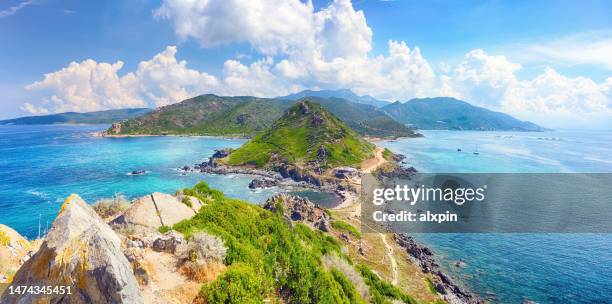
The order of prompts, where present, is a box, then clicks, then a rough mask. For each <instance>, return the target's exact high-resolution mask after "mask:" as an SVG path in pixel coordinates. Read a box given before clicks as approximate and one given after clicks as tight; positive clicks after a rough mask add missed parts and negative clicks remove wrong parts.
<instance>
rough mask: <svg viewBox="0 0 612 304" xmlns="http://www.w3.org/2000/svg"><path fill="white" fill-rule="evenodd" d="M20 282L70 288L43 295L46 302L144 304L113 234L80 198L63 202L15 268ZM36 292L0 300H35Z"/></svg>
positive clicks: (37, 299)
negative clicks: (44, 233)
mask: <svg viewBox="0 0 612 304" xmlns="http://www.w3.org/2000/svg"><path fill="white" fill-rule="evenodd" d="M12 285H13V286H19V285H51V286H70V288H71V292H72V294H71V295H45V299H44V300H45V302H46V303H143V299H142V297H141V295H140V292H139V289H138V283H137V282H136V278H135V277H134V273H133V272H132V267H131V265H130V263H129V262H128V260H127V258H126V257H125V256H124V255H123V252H122V251H121V240H120V238H119V236H117V234H115V232H114V231H113V230H112V229H111V228H110V227H109V226H108V225H107V224H106V223H104V221H103V220H102V219H101V218H100V217H99V216H98V215H97V214H96V212H95V211H94V210H93V209H92V208H91V207H90V206H89V205H87V203H85V202H84V201H83V200H82V199H81V198H80V197H79V196H77V195H74V194H73V195H71V196H70V197H69V198H68V199H66V201H65V202H64V205H63V206H62V209H61V210H60V213H59V215H58V216H57V218H56V219H55V221H54V222H53V227H52V228H51V230H50V231H49V234H48V235H47V237H46V239H45V241H44V242H43V244H42V245H41V248H40V249H39V250H38V252H37V253H36V254H35V255H34V256H33V257H32V258H31V259H29V260H28V261H27V262H26V263H25V264H23V266H22V267H21V268H20V269H19V271H17V273H16V274H15V277H14V279H13V282H12ZM40 300H41V299H40V298H39V296H36V295H31V294H28V295H25V296H24V295H21V296H16V295H9V294H8V293H5V294H4V295H3V296H2V298H1V299H0V302H1V303H5V304H12V303H33V302H34V303H36V302H37V301H40Z"/></svg>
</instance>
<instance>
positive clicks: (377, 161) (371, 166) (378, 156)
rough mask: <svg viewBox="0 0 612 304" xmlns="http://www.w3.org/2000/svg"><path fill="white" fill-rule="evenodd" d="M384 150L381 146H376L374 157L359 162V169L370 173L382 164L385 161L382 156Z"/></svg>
mask: <svg viewBox="0 0 612 304" xmlns="http://www.w3.org/2000/svg"><path fill="white" fill-rule="evenodd" d="M384 151H385V150H384V149H383V148H381V147H376V149H375V150H374V157H372V158H369V159H366V160H364V161H363V162H362V163H361V171H362V172H363V173H372V171H374V170H376V168H378V167H379V166H381V165H382V164H384V163H385V162H386V161H387V160H385V158H384V157H383V152H384Z"/></svg>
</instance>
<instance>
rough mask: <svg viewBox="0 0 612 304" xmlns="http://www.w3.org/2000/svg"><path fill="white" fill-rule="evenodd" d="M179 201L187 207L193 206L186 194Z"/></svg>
mask: <svg viewBox="0 0 612 304" xmlns="http://www.w3.org/2000/svg"><path fill="white" fill-rule="evenodd" d="M181 203H183V204H185V205H186V206H187V207H189V208H192V207H193V204H192V203H191V200H190V199H189V197H187V196H184V197H183V199H181Z"/></svg>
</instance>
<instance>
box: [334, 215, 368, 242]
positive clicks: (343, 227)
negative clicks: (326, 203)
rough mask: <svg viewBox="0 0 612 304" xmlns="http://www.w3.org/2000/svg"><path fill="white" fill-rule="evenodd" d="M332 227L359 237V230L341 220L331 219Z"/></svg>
mask: <svg viewBox="0 0 612 304" xmlns="http://www.w3.org/2000/svg"><path fill="white" fill-rule="evenodd" d="M332 227H334V229H336V230H338V231H343V232H348V233H350V234H352V235H353V236H354V237H356V238H358V239H360V238H361V232H360V231H359V230H357V228H355V226H353V225H351V224H349V223H347V222H345V221H343V220H338V219H336V220H334V221H332Z"/></svg>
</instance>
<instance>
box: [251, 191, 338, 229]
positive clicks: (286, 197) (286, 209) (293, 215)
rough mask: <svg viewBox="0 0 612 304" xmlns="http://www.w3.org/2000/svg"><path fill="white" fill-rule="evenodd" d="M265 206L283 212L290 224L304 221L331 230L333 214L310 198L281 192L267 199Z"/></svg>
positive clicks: (273, 210) (318, 227)
mask: <svg viewBox="0 0 612 304" xmlns="http://www.w3.org/2000/svg"><path fill="white" fill-rule="evenodd" d="M263 207H264V209H267V210H270V211H272V212H282V213H283V216H284V218H285V221H286V222H287V223H289V224H290V225H292V224H293V222H303V223H306V224H309V225H311V226H312V227H315V228H317V229H319V230H321V231H325V232H327V231H329V227H330V221H331V216H330V215H329V214H327V212H325V209H323V208H321V207H319V205H316V204H313V203H312V202H311V201H310V200H309V199H308V198H305V197H301V196H297V195H291V194H286V193H279V194H276V195H274V196H272V197H270V198H269V199H268V200H266V203H265V204H264V206H263Z"/></svg>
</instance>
